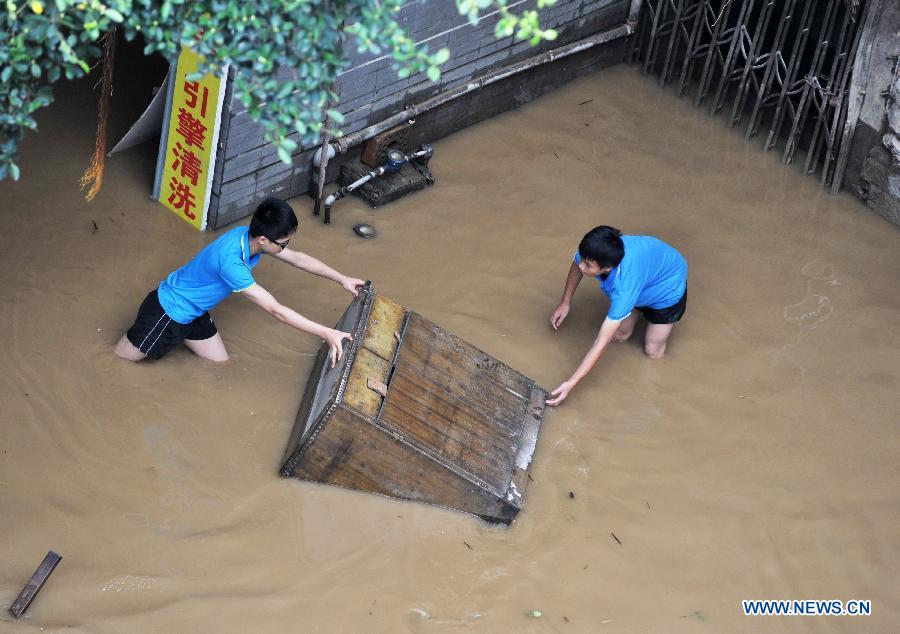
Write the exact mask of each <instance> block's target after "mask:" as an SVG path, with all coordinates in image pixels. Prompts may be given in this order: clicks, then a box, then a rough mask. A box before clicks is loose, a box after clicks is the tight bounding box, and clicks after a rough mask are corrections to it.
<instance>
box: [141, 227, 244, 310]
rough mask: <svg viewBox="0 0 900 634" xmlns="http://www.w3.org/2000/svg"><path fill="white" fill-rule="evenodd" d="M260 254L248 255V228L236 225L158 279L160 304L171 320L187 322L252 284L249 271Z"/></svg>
mask: <svg viewBox="0 0 900 634" xmlns="http://www.w3.org/2000/svg"><path fill="white" fill-rule="evenodd" d="M259 257H260V256H259V255H254V256H253V257H250V229H249V228H248V227H236V228H234V229H232V230H231V231H229V232H227V233H226V234H225V235H223V236H222V237H221V238H217V239H216V240H214V241H213V242H211V243H209V244H208V245H206V247H205V248H204V249H203V250H202V251H200V253H198V254H197V255H195V256H194V259H193V260H191V261H190V262H188V263H187V264H185V265H184V266H182V267H181V268H180V269H178V270H177V271H175V272H174V273H172V274H170V275H169V277H167V278H166V279H164V280H163V281H162V282H160V284H159V288H158V289H157V294H158V295H159V303H160V305H161V306H162V307H163V310H164V311H166V314H167V315H168V316H169V317H171V318H172V319H173V320H175V321H177V322H178V323H180V324H189V323H191V322H192V321H193V320H195V319H196V318H197V317H199V316H200V315H202V314H203V313H205V312H206V311H208V310H210V309H211V308H213V307H214V306H215V305H216V304H218V303H219V302H221V301H222V300H223V299H225V298H226V297H228V295H229V294H231V293H240V292H241V291H244V290H246V289H248V288H250V287H251V286H253V285H254V284H255V283H256V280H254V279H253V274H252V273H251V272H250V271H251V269H252V268H253V267H254V266H256V264H257V263H258V262H259Z"/></svg>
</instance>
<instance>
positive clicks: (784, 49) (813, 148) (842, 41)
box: [632, 0, 866, 191]
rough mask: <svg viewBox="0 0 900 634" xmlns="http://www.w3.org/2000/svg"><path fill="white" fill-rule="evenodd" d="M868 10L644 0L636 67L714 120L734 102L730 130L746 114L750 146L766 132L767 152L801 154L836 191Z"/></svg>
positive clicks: (797, 0) (830, 4)
mask: <svg viewBox="0 0 900 634" xmlns="http://www.w3.org/2000/svg"><path fill="white" fill-rule="evenodd" d="M865 4H866V2H865V0H644V2H643V8H642V12H641V18H640V22H639V24H638V30H637V36H636V38H635V46H634V49H633V51H632V62H634V63H638V64H640V65H641V66H642V68H643V72H644V73H648V72H650V73H655V74H659V84H660V86H665V85H666V84H668V83H669V82H675V81H677V82H678V83H677V92H678V94H679V95H681V94H683V93H684V91H685V89H686V88H687V87H688V86H689V85H691V86H692V87H693V88H694V89H695V90H696V95H695V98H694V101H695V104H696V105H697V106H700V105H701V104H702V103H704V102H706V103H708V104H709V108H710V112H711V113H712V114H715V113H717V112H719V111H720V110H722V109H723V108H726V104H728V105H730V106H731V113H730V115H729V116H730V119H729V123H730V125H732V126H733V125H734V124H735V123H737V122H738V121H741V119H742V118H743V117H745V116H746V117H747V128H746V135H745V136H746V138H747V139H749V138H750V137H752V136H754V135H756V134H758V133H759V131H760V128H761V127H763V126H765V127H767V128H768V136H767V138H766V142H765V148H766V149H767V150H771V149H772V148H774V147H776V145H782V146H783V154H782V160H783V161H784V162H785V163H790V162H791V161H793V159H794V156H795V154H796V153H797V151H798V150H800V151H801V153H805V154H806V162H805V170H806V172H807V173H808V174H812V173H819V174H820V178H821V182H822V184H823V185H824V186H825V187H829V188H831V189H832V191H834V190H836V189H837V188H838V187H839V186H840V181H841V178H840V176H841V175H840V174H837V173H836V169H835V165H836V164H837V162H838V161H837V158H838V152H839V151H840V146H841V144H842V143H845V142H846V139H845V135H844V134H842V132H843V131H844V121H845V120H846V118H847V102H848V99H847V91H848V86H849V85H850V75H851V72H852V70H853V60H854V56H855V54H856V50H857V48H858V44H859V37H860V33H861V31H862V28H861V22H862V19H861V18H862V16H863V13H864V11H865V9H866V7H865ZM836 177H837V178H836Z"/></svg>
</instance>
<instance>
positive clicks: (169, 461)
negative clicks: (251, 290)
mask: <svg viewBox="0 0 900 634" xmlns="http://www.w3.org/2000/svg"><path fill="white" fill-rule="evenodd" d="M70 92H71V94H69V96H68V97H66V98H65V99H63V98H62V97H61V101H60V103H59V104H58V105H57V106H55V107H54V109H53V110H51V111H50V112H49V114H48V116H45V117H44V118H43V120H42V123H41V133H40V135H38V136H32V137H30V138H29V141H28V143H27V145H26V147H25V150H24V156H23V158H24V170H23V173H24V176H23V179H22V181H21V182H20V183H18V184H15V185H13V184H11V183H4V184H3V185H2V186H0V221H2V224H3V231H2V235H0V268H2V270H3V272H4V275H3V280H4V281H3V293H2V295H0V360H2V364H0V399H2V426H0V431H2V435H0V449H2V454H0V513H2V523H0V526H2V539H0V562H2V563H0V604H3V606H4V607H5V606H6V605H8V604H9V603H11V602H12V600H13V599H14V598H15V596H16V595H17V594H18V592H19V590H20V589H21V587H22V585H23V584H24V582H25V581H26V580H27V579H28V576H29V575H30V574H31V572H32V571H33V569H34V567H35V566H36V565H37V564H38V562H40V560H41V558H42V557H43V555H44V554H45V552H46V551H47V550H48V549H50V548H52V549H54V550H56V551H58V552H60V553H61V554H62V555H63V556H64V559H63V561H62V563H61V564H60V566H59V567H58V568H57V570H56V572H55V573H54V574H53V576H52V578H51V580H50V582H49V583H48V584H47V586H46V587H45V588H44V590H43V591H42V593H41V595H40V596H39V597H38V598H37V600H36V601H35V603H34V604H33V605H32V607H31V608H30V610H29V612H28V613H27V616H26V617H25V618H23V619H21V620H20V622H19V623H18V624H15V625H14V624H13V623H12V622H11V621H10V620H9V619H8V617H0V618H4V620H0V631H4V632H20V631H21V632H30V631H48V632H49V631H53V632H56V631H66V632H92V633H93V632H100V633H106V632H111V633H119V632H281V631H297V632H416V633H418V632H421V633H427V632H453V631H476V632H607V631H608V632H665V633H668V632H716V633H719V632H759V631H774V632H781V631H784V632H856V631H866V632H896V631H898V628H900V584H898V582H897V579H898V576H900V531H898V526H900V434H898V420H900V416H898V410H900V407H898V406H900V398H898V393H900V327H898V323H900V320H898V318H900V294H898V284H897V279H898V277H900V255H898V253H900V229H898V227H895V226H893V225H890V224H889V223H887V222H886V221H884V220H882V219H881V218H879V217H877V216H875V215H874V214H872V213H871V212H869V211H868V210H866V209H865V208H864V207H863V206H862V205H861V204H860V203H858V202H857V201H855V200H854V199H853V198H852V197H851V196H849V195H846V194H844V195H839V196H836V197H832V196H829V195H827V194H825V193H824V192H823V191H822V190H821V189H820V188H819V186H818V183H817V181H815V180H814V179H812V178H806V177H803V176H802V175H800V174H799V170H797V169H794V168H790V169H785V168H783V167H782V166H781V165H780V164H779V163H778V161H777V159H776V157H775V156H774V155H769V154H766V153H764V152H762V151H760V150H759V148H758V147H757V146H756V145H753V144H745V143H744V141H743V139H742V136H741V135H740V134H737V133H734V132H731V131H729V130H727V129H726V128H725V127H724V126H723V125H722V123H721V122H720V121H719V120H718V119H710V118H709V117H708V116H707V115H706V114H705V113H704V112H701V111H698V110H695V109H694V108H693V107H692V105H691V104H690V103H689V102H688V101H687V100H679V99H677V98H675V97H674V96H672V95H671V94H669V93H667V92H664V91H660V90H659V89H658V88H657V87H656V86H655V84H654V82H653V81H652V80H650V79H645V78H642V77H641V76H640V75H639V74H637V73H636V72H635V71H634V70H633V69H631V68H628V67H618V68H615V69H612V70H608V71H603V72H601V73H599V74H596V75H595V76H592V77H589V78H586V79H582V80H579V81H577V82H575V83H572V84H570V85H569V86H568V87H566V88H565V89H563V90H560V91H558V92H556V93H554V94H552V95H550V96H547V97H545V98H543V99H541V100H539V101H538V102H536V103H533V104H530V105H528V106H525V107H523V108H521V109H520V110H517V111H515V112H512V113H509V114H507V115H504V116H500V117H497V118H495V119H493V120H491V121H489V122H487V123H484V124H481V125H478V126H475V127H473V128H471V129H468V130H466V131H464V132H461V133H459V134H456V135H455V136H453V137H452V138H447V139H444V140H442V141H439V142H438V143H437V144H436V153H435V159H434V160H433V163H432V166H433V168H434V171H435V174H436V177H437V185H436V186H435V187H434V188H432V189H430V190H428V191H426V192H423V193H419V194H416V195H413V196H411V197H408V198H406V199H404V200H401V201H399V202H397V203H394V204H392V205H390V206H388V207H387V208H384V209H383V210H379V211H372V210H370V209H369V208H367V207H366V205H365V204H364V203H362V202H360V201H358V200H355V199H350V200H346V201H342V202H341V203H339V204H338V205H337V206H336V209H335V221H334V224H333V225H332V226H328V227H326V226H324V225H322V224H320V223H319V222H318V221H317V220H313V219H312V218H311V216H310V212H311V203H310V201H309V200H308V199H306V198H300V199H297V200H294V201H292V204H293V206H294V208H295V210H296V211H297V213H298V216H299V217H300V220H301V231H300V234H299V240H298V239H295V242H294V243H292V246H295V245H297V246H299V248H300V249H302V250H306V251H308V252H309V253H311V254H313V255H315V256H317V257H321V258H322V259H324V260H325V261H327V262H329V263H331V264H332V265H334V266H335V267H336V268H338V269H339V270H342V271H345V272H347V273H350V274H353V275H356V276H360V277H367V278H370V279H372V280H374V281H375V283H376V287H377V289H378V290H379V292H381V293H383V294H385V295H387V296H388V297H391V298H392V299H394V300H396V301H398V302H400V303H402V304H404V305H406V306H409V307H411V308H412V309H414V310H416V311H417V312H420V313H421V314H423V315H425V316H427V317H428V318H429V319H432V320H434V321H436V322H437V323H439V324H441V325H442V326H444V327H446V328H448V329H450V330H451V331H453V332H455V333H457V334H458V335H460V336H462V337H463V338H465V339H467V340H469V341H470V342H472V343H473V344H475V345H477V346H479V347H481V348H482V349H484V350H486V351H488V352H490V353H491V354H493V355H494V356H496V357H498V358H499V359H501V360H503V361H505V362H507V363H509V364H510V365H512V366H513V367H515V368H517V369H519V370H521V371H522V372H524V373H525V374H528V375H530V376H532V377H534V378H535V379H536V380H537V381H538V382H540V383H541V384H542V385H543V386H545V387H546V388H549V389H552V388H554V387H556V385H558V384H559V382H560V381H562V380H563V379H565V378H566V377H567V376H568V375H569V373H570V372H571V371H572V369H573V368H574V367H575V365H576V364H577V362H578V361H579V359H580V358H581V355H582V354H583V353H584V352H585V350H586V349H587V347H588V346H589V345H590V342H591V341H592V339H593V337H594V336H595V334H596V329H597V327H598V326H599V324H600V321H601V320H602V317H603V315H604V314H605V306H606V303H605V299H604V298H603V296H602V293H601V292H600V291H599V289H597V288H596V286H595V285H593V284H590V283H583V284H582V285H581V288H580V289H579V291H578V293H577V294H576V298H575V302H574V306H573V310H572V313H571V315H570V317H569V320H568V321H567V323H566V324H565V325H564V327H563V328H562V329H561V330H560V331H559V332H557V333H554V332H553V331H552V330H551V329H550V327H549V325H548V318H549V315H550V312H551V311H552V310H553V308H554V307H555V306H556V303H557V301H558V300H559V297H560V294H561V292H562V286H563V281H564V279H565V275H566V270H567V267H568V264H569V257H570V254H571V253H572V251H573V250H574V249H575V247H576V245H577V241H578V239H579V238H580V237H581V235H582V234H583V233H584V232H585V231H586V230H587V229H590V228H591V227H593V226H594V225H597V224H602V223H605V224H612V225H615V226H618V227H620V228H622V229H623V230H624V231H625V232H626V233H650V234H653V235H657V236H659V237H661V238H663V239H664V240H666V241H668V242H670V243H671V244H673V245H675V246H677V247H678V248H679V249H680V250H681V251H682V253H684V254H685V255H686V257H687V259H688V261H689V263H690V267H691V273H690V288H691V298H690V302H689V305H688V312H687V315H686V318H685V320H684V322H683V323H681V324H680V325H679V326H677V327H676V329H675V332H674V334H673V338H672V340H671V341H670V345H669V350H668V353H667V355H666V357H665V358H664V359H662V360H661V361H658V362H652V361H649V360H647V359H646V358H644V356H643V354H642V349H641V345H640V339H637V340H635V341H632V342H628V343H625V344H619V345H615V346H613V347H612V348H611V349H610V350H609V352H608V353H607V355H606V356H605V357H604V358H603V359H602V360H601V362H600V364H599V365H598V366H597V368H596V369H595V370H594V372H593V373H592V374H591V375H590V377H589V378H588V379H586V380H585V381H584V382H583V383H582V384H581V385H580V386H579V387H578V388H577V389H576V390H575V391H574V392H573V394H572V396H571V397H570V399H569V401H568V402H566V404H565V405H564V406H563V407H561V408H559V409H557V410H549V411H548V413H547V415H546V416H545V418H544V425H543V429H542V433H541V436H540V439H539V442H538V446H537V451H536V454H535V458H534V460H535V462H534V466H533V478H534V482H533V483H532V484H531V485H530V487H529V489H528V492H527V496H526V504H525V509H524V511H523V512H522V513H521V514H520V516H519V519H518V521H517V522H516V523H515V524H514V525H513V526H512V527H510V528H508V529H504V528H496V527H491V526H487V525H484V524H482V523H480V522H479V521H478V520H476V519H474V518H472V517H469V516H467V515H463V514H460V513H455V512H451V511H447V510H443V509H439V508H432V507H429V506H425V505H419V504H413V503H405V502H401V501H395V500H390V499H386V498H381V497H378V496H372V495H365V494H360V493H355V492H350V491H345V490H341V489H337V488H332V487H327V486H320V485H314V484H308V483H302V482H299V481H293V480H285V479H282V478H281V477H279V476H278V475H277V469H278V467H279V461H280V459H281V456H282V453H283V451H284V449H285V443H286V441H287V437H288V434H289V433H290V430H291V426H292V423H293V419H294V416H295V413H296V410H297V406H298V403H299V400H300V396H301V391H302V389H303V386H304V384H305V381H306V378H307V375H308V372H309V370H310V368H311V365H312V362H313V358H314V353H315V351H316V348H317V346H318V343H319V342H318V341H317V340H315V339H314V338H312V337H309V336H305V335H303V334H301V333H297V332H295V331H292V330H290V329H289V328H288V327H286V326H282V325H280V324H278V323H277V322H276V321H275V320H273V319H271V318H270V317H268V316H266V315H265V314H263V313H262V312H261V311H260V310H258V309H257V308H255V307H254V306H253V305H252V304H250V303H249V302H248V301H246V300H244V299H241V298H239V297H235V298H230V299H228V300H227V301H226V302H224V303H223V304H222V305H221V306H220V307H219V308H218V309H217V310H216V311H215V313H214V316H215V318H216V322H217V324H218V326H219V328H220V330H221V332H222V333H223V336H224V339H225V343H226V345H227V346H228V348H229V351H230V352H231V354H232V356H233V360H232V361H231V362H230V363H228V364H227V365H223V366H217V365H213V364H210V363H207V362H203V361H201V360H199V359H198V358H196V357H194V356H193V355H191V354H190V353H189V352H188V351H187V350H186V349H182V350H179V351H176V352H175V353H173V354H171V355H170V356H169V357H167V358H166V359H164V360H163V361H161V362H157V363H144V364H139V365H132V364H129V363H127V362H124V361H121V360H119V359H117V358H114V357H113V356H112V352H111V350H112V345H113V343H114V342H115V340H116V339H117V338H118V337H119V336H120V335H121V333H122V332H123V330H124V329H125V328H127V327H128V325H129V324H130V323H131V320H132V319H133V317H134V313H135V311H136V309H137V306H138V304H139V303H140V301H141V299H142V298H143V296H144V295H145V294H146V292H147V291H148V290H149V289H150V288H151V287H153V286H155V285H156V284H157V283H158V281H159V280H160V278H161V277H162V276H164V275H166V274H167V273H169V271H170V270H172V269H173V268H175V267H177V266H179V265H181V264H182V263H184V262H185V261H186V260H187V259H189V258H190V257H191V256H192V255H193V253H194V252H195V251H196V250H197V249H198V248H200V247H201V246H202V245H203V244H205V243H206V242H208V241H209V240H211V239H213V238H214V237H215V235H198V234H196V233H194V232H193V231H192V230H190V229H189V228H188V227H187V226H186V225H184V224H183V223H182V222H181V221H180V220H178V219H176V218H175V217H174V216H173V215H171V214H170V213H169V212H167V211H165V210H164V209H163V208H162V207H160V206H158V205H157V204H156V203H154V202H152V201H150V200H148V196H147V192H148V188H149V182H150V180H151V172H152V169H153V168H152V161H153V159H152V156H151V155H152V153H153V148H152V147H150V148H147V147H145V148H144V149H143V150H136V151H132V152H129V153H127V154H124V155H120V156H118V157H116V158H114V159H112V160H111V161H110V162H109V164H108V171H107V181H106V184H105V186H104V189H103V191H102V193H101V194H100V196H99V197H98V199H97V200H96V201H95V202H94V203H92V204H88V203H85V202H84V201H83V200H82V199H81V198H80V197H79V195H78V190H77V180H78V176H79V175H80V173H81V171H82V170H83V169H84V167H85V165H86V164H87V160H88V156H89V154H90V150H91V147H92V144H93V140H92V133H93V112H92V111H93V97H92V96H91V95H90V94H88V93H87V92H85V91H84V90H81V92H78V91H77V90H70ZM589 99H592V100H593V101H590V102H589V103H586V104H584V105H579V104H580V103H581V102H584V101H586V100H589ZM118 125H119V127H122V126H123V125H124V123H123V122H119V124H118ZM92 221H94V222H96V224H97V230H96V231H94V228H93V225H92ZM364 221H367V222H372V223H373V224H374V225H376V227H377V228H378V230H379V232H380V235H379V237H378V238H377V239H375V240H370V241H363V240H360V239H358V238H356V237H355V236H353V234H352V232H351V230H350V228H351V227H352V226H353V225H354V224H356V223H358V222H364ZM257 279H258V280H259V281H260V283H261V284H262V285H263V286H265V287H266V288H268V289H269V290H271V291H272V292H273V293H274V294H275V295H276V297H278V298H279V299H280V300H282V301H283V302H284V303H286V304H288V305H290V306H292V307H294V308H296V309H298V310H300V311H301V312H302V313H304V314H306V315H307V316H309V317H311V318H314V319H317V320H320V321H323V322H325V323H329V324H330V323H333V322H334V321H335V320H336V318H337V317H338V315H339V314H340V312H341V311H343V309H344V307H345V306H346V304H347V302H348V300H349V296H347V295H346V294H345V293H344V292H343V291H341V290H340V289H339V288H338V287H337V286H336V285H334V284H331V283H329V282H325V281H323V280H321V279H319V278H315V277H312V276H309V275H307V274H304V273H301V272H298V271H295V270H292V269H289V268H288V267H286V266H283V265H281V264H280V263H278V262H276V261H274V260H271V259H269V260H267V261H264V262H263V263H262V264H260V266H259V267H258V269H257ZM638 334H639V335H641V334H642V333H641V332H639V333H638ZM570 491H571V492H573V493H574V495H575V497H574V499H573V498H571V497H570V495H569V492H570ZM612 533H614V534H615V536H616V537H617V538H618V540H619V541H620V542H621V543H619V542H618V541H616V539H614V538H613V536H612ZM466 544H468V546H467V545H466ZM751 598H786V599H788V598H796V599H808V598H818V599H832V598H835V599H842V600H849V599H870V600H871V601H872V604H873V608H872V609H873V614H872V616H870V617H867V618H866V617H837V618H836V617H805V618H796V617H795V618H790V617H766V618H763V617H756V618H748V617H744V616H743V615H742V612H741V604H740V601H741V599H751ZM535 609H537V610H540V611H542V612H543V616H542V617H540V618H530V617H529V616H527V613H528V612H529V611H531V610H535Z"/></svg>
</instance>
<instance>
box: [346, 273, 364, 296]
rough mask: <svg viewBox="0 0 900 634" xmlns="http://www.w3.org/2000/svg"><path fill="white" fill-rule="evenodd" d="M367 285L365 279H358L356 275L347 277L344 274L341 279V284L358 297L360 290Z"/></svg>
mask: <svg viewBox="0 0 900 634" xmlns="http://www.w3.org/2000/svg"><path fill="white" fill-rule="evenodd" d="M365 285H366V282H365V280H358V279H356V278H355V277H346V276H344V278H343V279H341V286H343V287H344V290H345V291H347V292H348V293H350V294H351V295H353V297H356V296H357V295H359V292H360V291H361V290H362V287H363V286H365Z"/></svg>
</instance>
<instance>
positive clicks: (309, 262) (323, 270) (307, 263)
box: [275, 249, 365, 297]
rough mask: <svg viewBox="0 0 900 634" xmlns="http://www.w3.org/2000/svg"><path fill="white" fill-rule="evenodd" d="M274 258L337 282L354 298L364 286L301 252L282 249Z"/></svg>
mask: <svg viewBox="0 0 900 634" xmlns="http://www.w3.org/2000/svg"><path fill="white" fill-rule="evenodd" d="M275 257H276V258H278V259H279V260H281V261H282V262H287V263H288V264H293V265H294V266H296V267H297V268H298V269H302V270H304V271H306V272H307V273H312V274H313V275H318V276H319V277H324V278H325V279H326V280H331V281H333V282H337V283H338V284H340V285H341V286H343V287H344V289H346V290H347V291H348V292H349V293H351V294H352V295H353V296H354V297H356V296H357V294H359V291H360V289H361V288H362V287H363V284H365V281H363V280H360V279H357V278H355V277H350V276H347V275H344V274H343V273H339V272H338V271H335V270H334V269H333V268H331V267H330V266H328V265H327V264H325V263H324V262H322V261H321V260H317V259H316V258H314V257H313V256H311V255H307V254H306V253H303V252H302V251H292V250H291V249H284V250H283V251H282V252H281V253H276V254H275Z"/></svg>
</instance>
